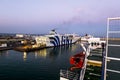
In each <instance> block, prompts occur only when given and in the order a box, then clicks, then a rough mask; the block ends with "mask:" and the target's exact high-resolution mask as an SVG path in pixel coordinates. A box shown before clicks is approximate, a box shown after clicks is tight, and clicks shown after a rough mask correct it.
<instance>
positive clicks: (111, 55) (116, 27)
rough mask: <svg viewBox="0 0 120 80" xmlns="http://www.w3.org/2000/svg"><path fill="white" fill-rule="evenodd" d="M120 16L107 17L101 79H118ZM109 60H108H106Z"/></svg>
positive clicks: (119, 67)
mask: <svg viewBox="0 0 120 80" xmlns="http://www.w3.org/2000/svg"><path fill="white" fill-rule="evenodd" d="M119 50H120V17H116V18H108V19H107V38H106V51H105V53H104V58H103V66H102V78H101V80H119V78H118V77H119V76H117V75H120V54H119ZM107 60H110V62H107Z"/></svg>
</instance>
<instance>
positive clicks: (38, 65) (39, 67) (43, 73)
mask: <svg viewBox="0 0 120 80" xmlns="http://www.w3.org/2000/svg"><path fill="white" fill-rule="evenodd" d="M80 51H82V48H81V46H80V45H79V44H78V45H75V44H73V45H69V46H61V47H55V48H47V49H42V50H38V51H34V52H18V51H14V50H8V51H2V52H0V80H59V77H60V75H59V74H60V69H69V68H70V64H69V58H70V56H72V55H74V54H77V53H79V52H80Z"/></svg>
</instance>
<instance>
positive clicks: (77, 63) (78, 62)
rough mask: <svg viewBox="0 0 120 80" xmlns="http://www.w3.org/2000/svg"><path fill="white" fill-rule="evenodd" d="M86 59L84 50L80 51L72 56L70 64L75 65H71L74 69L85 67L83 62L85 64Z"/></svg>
mask: <svg viewBox="0 0 120 80" xmlns="http://www.w3.org/2000/svg"><path fill="white" fill-rule="evenodd" d="M84 59H85V53H84V52H81V53H78V54H76V55H74V56H72V57H70V64H72V65H73V67H71V68H70V69H71V70H74V69H76V68H80V69H81V68H82V67H83V64H84Z"/></svg>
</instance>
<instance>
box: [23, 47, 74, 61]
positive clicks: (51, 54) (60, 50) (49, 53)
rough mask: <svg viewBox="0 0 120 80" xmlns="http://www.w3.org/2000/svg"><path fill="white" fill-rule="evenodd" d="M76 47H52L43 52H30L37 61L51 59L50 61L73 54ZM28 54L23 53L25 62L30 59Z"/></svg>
mask: <svg viewBox="0 0 120 80" xmlns="http://www.w3.org/2000/svg"><path fill="white" fill-rule="evenodd" d="M75 48H76V47H75V46H72V45H66V46H60V47H52V48H45V49H41V50H37V51H34V52H30V54H31V53H33V54H34V56H35V59H37V58H50V59H55V58H57V56H59V55H61V54H64V53H68V51H69V52H71V51H72V50H74V49H75ZM28 55H29V54H28V52H23V60H24V61H26V59H27V58H28Z"/></svg>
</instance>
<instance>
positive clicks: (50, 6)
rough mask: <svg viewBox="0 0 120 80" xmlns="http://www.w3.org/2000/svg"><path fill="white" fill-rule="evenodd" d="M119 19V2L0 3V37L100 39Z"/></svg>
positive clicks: (11, 0) (54, 0)
mask: <svg viewBox="0 0 120 80" xmlns="http://www.w3.org/2000/svg"><path fill="white" fill-rule="evenodd" d="M119 16H120V0H0V33H35V34H42V33H48V32H49V30H51V29H57V31H58V32H59V33H78V34H85V33H88V34H93V35H96V34H98V35H103V34H105V32H106V23H107V22H106V21H107V18H108V17H119Z"/></svg>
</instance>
